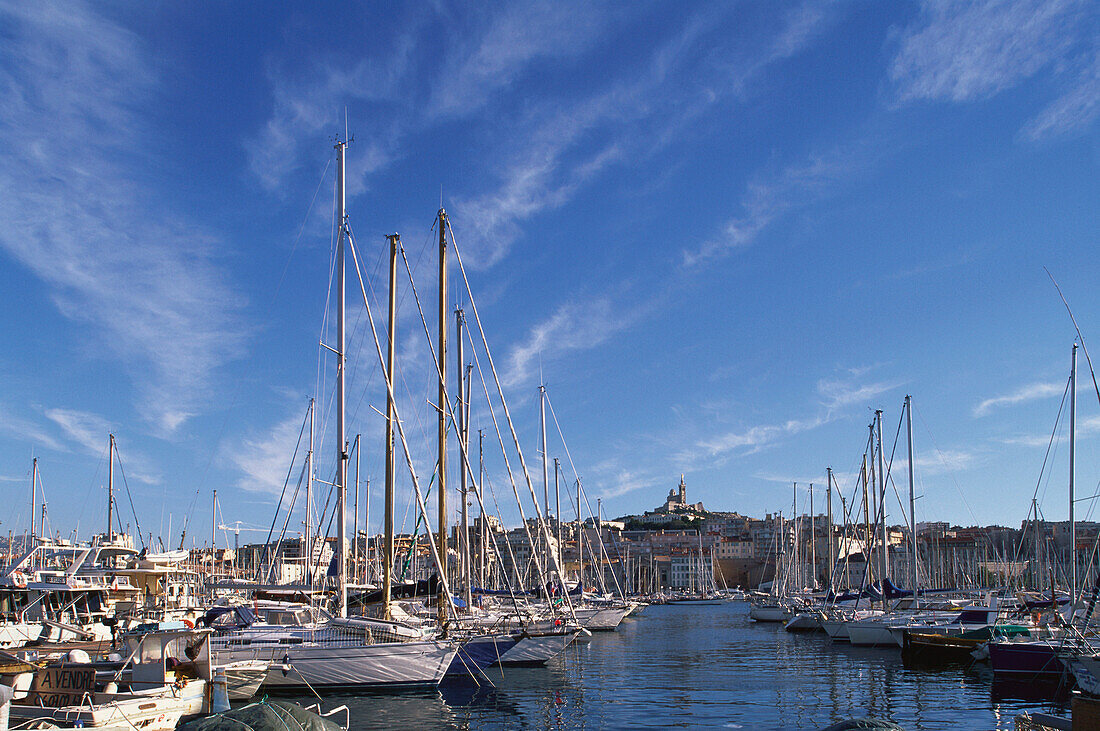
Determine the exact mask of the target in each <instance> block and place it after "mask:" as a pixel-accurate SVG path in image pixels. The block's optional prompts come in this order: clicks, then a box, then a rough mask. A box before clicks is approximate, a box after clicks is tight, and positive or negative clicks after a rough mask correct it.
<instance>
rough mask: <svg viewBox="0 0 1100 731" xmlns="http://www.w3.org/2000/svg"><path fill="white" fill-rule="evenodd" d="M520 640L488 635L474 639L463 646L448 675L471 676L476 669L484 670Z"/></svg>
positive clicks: (514, 637) (512, 637) (452, 662)
mask: <svg viewBox="0 0 1100 731" xmlns="http://www.w3.org/2000/svg"><path fill="white" fill-rule="evenodd" d="M517 642H519V638H518V637H516V636H515V635H486V636H482V637H474V638H472V639H470V640H468V641H467V642H464V643H463V644H462V647H461V649H460V650H459V651H458V652H457V653H456V654H455V657H454V660H451V667H449V668H448V669H447V675H471V674H473V670H474V668H477V669H479V670H483V669H485V668H487V667H489V666H490V665H492V664H493V663H495V662H497V661H498V660H499V659H500V656H501V655H503V654H504V653H506V652H508V651H509V650H511V649H512V648H513V647H515V645H516V643H517Z"/></svg>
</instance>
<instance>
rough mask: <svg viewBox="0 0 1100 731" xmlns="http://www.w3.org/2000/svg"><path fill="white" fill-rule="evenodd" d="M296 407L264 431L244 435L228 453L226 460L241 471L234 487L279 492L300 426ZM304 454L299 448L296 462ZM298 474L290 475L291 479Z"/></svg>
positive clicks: (299, 416) (252, 490) (272, 493)
mask: <svg viewBox="0 0 1100 731" xmlns="http://www.w3.org/2000/svg"><path fill="white" fill-rule="evenodd" d="M302 419H303V416H302V412H301V410H300V409H299V410H298V412H297V413H293V414H291V415H290V416H288V417H287V418H285V419H283V420H282V421H280V422H279V423H277V424H275V425H274V426H273V427H271V428H270V429H268V430H267V431H265V432H263V433H257V434H253V435H252V436H249V437H246V438H244V439H243V440H242V441H241V443H240V445H239V446H237V447H235V448H234V449H233V450H232V452H230V454H229V461H230V462H231V463H232V464H233V466H234V467H235V468H236V469H237V471H238V472H239V473H240V474H241V477H240V479H238V480H237V487H239V488H241V489H242V490H248V491H250V492H260V493H267V494H269V495H278V494H279V493H280V492H281V491H282V489H283V485H284V483H285V482H286V479H287V472H288V470H289V469H290V459H291V457H292V455H294V447H295V445H297V444H298V440H299V438H300V437H301V434H302V429H303V421H302ZM304 454H305V452H304V450H303V449H299V450H298V458H299V465H298V467H296V468H295V469H298V468H300V467H301V459H302V458H303V455H304ZM296 478H297V475H296V474H295V475H291V477H290V479H291V482H294V481H295V479H296Z"/></svg>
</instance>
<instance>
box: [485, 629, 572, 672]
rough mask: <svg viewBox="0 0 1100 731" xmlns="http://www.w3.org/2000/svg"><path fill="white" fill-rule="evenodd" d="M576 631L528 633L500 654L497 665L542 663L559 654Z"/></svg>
mask: <svg viewBox="0 0 1100 731" xmlns="http://www.w3.org/2000/svg"><path fill="white" fill-rule="evenodd" d="M578 634H579V633H578V632H562V633H557V634H545V635H540V634H535V635H528V636H526V637H524V638H523V639H521V640H520V641H519V642H517V643H516V644H515V645H514V646H513V647H511V648H510V649H509V650H508V651H507V652H505V653H504V654H503V655H501V656H500V660H499V661H498V662H497V664H498V665H542V664H544V663H545V662H547V661H548V660H550V659H552V658H554V657H557V656H558V655H560V654H561V653H562V652H563V651H564V650H565V648H566V647H568V646H569V643H571V642H572V641H573V639H574V638H575V637H576V636H577V635H578Z"/></svg>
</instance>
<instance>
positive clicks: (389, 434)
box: [382, 234, 415, 619]
mask: <svg viewBox="0 0 1100 731" xmlns="http://www.w3.org/2000/svg"><path fill="white" fill-rule="evenodd" d="M386 238H387V239H388V240H389V242H390V302H389V325H388V328H389V329H388V330H387V333H388V339H387V342H386V382H387V383H388V384H389V386H388V388H387V389H386V501H385V508H384V510H385V515H383V516H382V525H383V532H384V533H385V538H384V540H385V544H386V545H385V547H384V549H383V557H382V612H383V614H382V616H383V618H384V619H390V596H391V593H392V591H393V576H392V574H393V559H394V552H395V551H394V545H393V506H394V485H393V480H394V465H395V462H394V458H395V455H394V444H393V426H394V425H393V420H394V403H393V394H394V384H395V383H396V381H395V380H394V377H395V371H394V368H395V366H396V362H395V360H394V339H395V335H396V332H397V246H398V244H399V243H400V242H401V237H400V236H398V235H397V234H390V235H389V236H387V237H386ZM414 552H415V551H414Z"/></svg>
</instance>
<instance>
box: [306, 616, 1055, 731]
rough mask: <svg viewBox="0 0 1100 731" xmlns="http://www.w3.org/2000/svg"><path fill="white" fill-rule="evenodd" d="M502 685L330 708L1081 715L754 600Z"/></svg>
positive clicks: (437, 719) (488, 715)
mask: <svg viewBox="0 0 1100 731" xmlns="http://www.w3.org/2000/svg"><path fill="white" fill-rule="evenodd" d="M488 681H491V684H490V682H487V681H486V680H485V679H482V680H481V681H480V685H479V684H475V683H474V682H473V681H470V680H466V681H462V682H453V681H450V680H448V681H446V682H445V683H444V684H443V685H442V686H440V687H439V688H438V689H431V690H421V691H408V692H404V693H397V694H393V693H378V694H367V695H329V696H326V698H325V706H326V707H328V706H330V705H336V704H339V703H344V704H346V705H347V706H348V707H349V708H350V710H351V728H355V729H372V728H417V729H421V728H423V729H430V728H439V729H451V728H454V729H483V728H484V729H504V728H526V729H573V728H578V729H579V728H587V729H600V728H664V727H676V728H745V729H819V728H822V727H824V726H827V725H829V724H831V723H834V722H836V721H839V720H843V719H847V718H853V717H867V716H871V717H875V718H880V719H886V720H890V721H893V722H894V723H897V724H899V725H900V726H902V727H903V728H905V729H910V730H915V729H1012V728H1014V722H1013V719H1014V717H1015V716H1016V715H1017V714H1019V713H1021V712H1024V711H1038V712H1044V713H1054V714H1057V715H1068V711H1067V708H1068V703H1067V701H1066V700H1065V699H1064V698H1063V699H1061V700H1050V699H1048V697H1047V693H1048V692H1047V691H1045V690H1044V691H1043V692H1036V689H1034V688H1032V687H1023V688H1001V687H998V686H995V685H994V684H993V682H992V680H991V677H990V674H989V671H988V668H986V669H985V670H984V671H983V670H982V668H980V667H976V668H971V669H969V670H967V669H964V668H962V667H958V666H953V667H947V668H938V669H929V668H907V667H905V666H904V665H903V663H902V660H901V653H900V651H899V650H897V649H887V648H854V647H849V646H844V645H833V644H831V643H830V642H829V639H828V638H827V637H826V636H825V635H823V634H810V635H800V634H792V633H789V632H786V631H784V630H783V628H782V626H781V625H772V624H757V623H755V622H753V621H752V620H750V619H749V617H748V605H747V604H745V603H741V602H738V603H728V604H723V605H718V606H690V605H663V606H651V607H649V608H647V609H646V610H645V612H644V613H643V614H642V615H641V616H638V617H637V618H630V619H627V620H626V621H624V622H623V623H622V624H621V625H620V627H619V629H618V631H617V632H610V633H596V634H595V635H594V636H593V637H592V639H591V641H590V642H587V643H581V644H577V645H574V646H572V647H570V648H569V649H568V651H567V652H566V653H565V655H564V656H563V657H560V658H557V659H555V660H554V661H553V662H552V663H550V664H549V665H548V666H547V667H541V668H520V669H510V670H508V671H507V672H505V673H503V674H502V673H501V671H500V670H498V669H494V670H492V671H490V672H489V675H488ZM1028 696H1031V697H1028ZM300 700H302V701H303V702H305V701H308V699H306V698H301V699H300Z"/></svg>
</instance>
